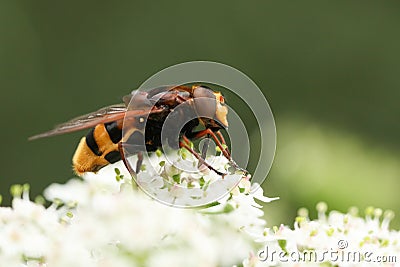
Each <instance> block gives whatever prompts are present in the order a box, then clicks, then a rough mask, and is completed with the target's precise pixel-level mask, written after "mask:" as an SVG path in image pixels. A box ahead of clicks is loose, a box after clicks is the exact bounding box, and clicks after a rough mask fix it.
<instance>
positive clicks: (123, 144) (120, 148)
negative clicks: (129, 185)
mask: <svg viewBox="0 0 400 267" xmlns="http://www.w3.org/2000/svg"><path fill="white" fill-rule="evenodd" d="M129 146H130V145H129V144H127V143H124V142H119V143H118V150H119V153H121V159H122V161H123V162H124V165H125V168H126V169H127V170H128V171H129V173H130V174H131V176H132V177H136V175H137V173H136V172H135V171H134V170H133V169H132V167H131V165H130V164H129V162H128V160H127V158H126V157H125V153H124V149H125V147H129Z"/></svg>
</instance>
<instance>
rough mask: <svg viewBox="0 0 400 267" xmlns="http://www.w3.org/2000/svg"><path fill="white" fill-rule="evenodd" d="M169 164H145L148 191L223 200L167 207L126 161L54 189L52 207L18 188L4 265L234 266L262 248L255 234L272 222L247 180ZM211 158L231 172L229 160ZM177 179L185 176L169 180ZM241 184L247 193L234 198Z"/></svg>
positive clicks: (6, 217) (5, 220)
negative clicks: (129, 170)
mask: <svg viewBox="0 0 400 267" xmlns="http://www.w3.org/2000/svg"><path fill="white" fill-rule="evenodd" d="M189 159H190V158H189ZM164 160H165V158H164V156H161V157H160V158H158V159H157V158H154V157H153V158H149V159H147V160H145V161H144V164H145V165H147V167H148V168H146V171H142V172H141V173H139V175H138V176H137V181H138V183H140V185H141V186H142V187H144V188H145V189H147V193H149V192H150V193H157V196H158V197H160V196H162V195H163V194H164V195H163V196H162V197H161V199H162V200H165V199H168V198H170V199H169V200H170V201H172V199H175V201H177V203H180V204H182V205H183V204H187V205H191V204H193V203H194V204H196V202H195V201H193V200H190V199H189V198H188V195H196V194H197V195H198V196H199V197H201V198H203V201H204V200H206V201H210V202H212V201H214V200H216V199H218V201H219V202H213V204H212V205H215V206H214V207H212V208H211V207H210V208H201V209H199V208H198V209H180V208H174V207H169V206H166V205H163V204H161V203H160V202H158V201H156V200H154V199H152V198H150V197H149V196H148V195H146V194H145V193H143V192H142V191H140V190H137V189H134V188H133V187H134V184H135V182H133V181H132V179H131V177H130V174H129V173H127V172H126V171H124V169H125V168H124V167H123V165H122V164H121V163H117V164H114V165H112V166H109V167H107V168H104V169H102V170H101V171H100V172H99V173H98V174H87V175H85V176H84V177H83V180H81V179H72V180H70V181H69V182H67V183H66V184H63V185H61V184H53V185H51V186H49V187H48V188H47V189H46V190H45V192H44V195H45V197H46V198H47V199H48V200H50V201H53V204H52V205H50V207H48V208H45V207H44V206H42V205H40V204H36V203H34V202H31V201H30V200H29V197H28V188H26V187H16V192H17V193H16V194H15V197H14V200H13V206H12V207H11V208H6V207H1V208H0V236H1V238H0V262H1V265H2V266H3V265H4V266H18V265H19V266H41V267H44V266H68V267H70V266H74V267H75V266H85V267H90V266H207V267H208V266H232V265H234V264H237V263H240V262H241V261H242V260H243V259H244V258H246V257H247V255H249V253H251V252H252V251H253V250H255V249H257V248H258V247H257V243H256V242H255V241H254V240H253V238H252V236H251V235H250V234H248V231H250V229H258V230H262V229H263V227H264V225H265V222H264V221H263V220H262V219H261V218H260V217H261V216H262V215H263V213H262V211H261V210H260V209H259V208H257V207H256V205H254V204H255V201H254V199H253V196H252V193H251V190H250V189H249V183H248V181H242V182H241V179H242V176H241V175H238V174H232V175H227V176H226V177H224V179H222V178H221V176H219V175H216V174H215V173H214V172H212V171H209V170H208V169H207V170H204V169H203V170H202V172H201V174H200V175H199V174H194V173H191V172H186V171H185V170H179V171H177V170H176V169H174V168H175V167H172V166H171V165H170V164H169V163H168V161H165V162H164V163H163V164H161V165H163V166H161V165H160V164H159V163H160V162H161V161H164ZM176 160H177V161H179V159H176ZM191 160H192V161H193V163H194V164H193V165H194V166H197V161H195V159H193V158H192V159H191ZM211 160H213V164H216V165H215V166H216V168H218V169H219V170H221V171H226V167H227V166H226V163H227V161H226V159H221V157H217V158H214V159H211ZM186 161H188V158H186ZM150 165H151V166H153V167H151V166H150ZM213 166H214V165H213ZM115 168H118V170H119V171H116V170H115ZM176 174H179V175H180V177H171V176H170V175H176ZM178 178H179V179H178ZM207 181H209V182H208V184H207ZM239 182H240V183H239ZM167 183H169V184H170V185H169V186H165V185H166V184H167ZM189 183H191V186H190V187H188V186H187V185H188V184H189ZM236 186H238V187H239V188H241V189H240V190H239V191H238V192H236V193H235V195H232V194H229V191H230V190H232V188H235V187H236ZM188 189H190V190H189V191H188ZM221 192H223V193H224V197H223V198H221V195H218V194H220V193H221ZM258 194H259V193H258ZM261 194H262V193H261ZM21 195H23V197H22V198H21ZM179 201H180V202H179ZM185 201H187V202H185ZM170 203H172V202H170ZM213 208H214V211H213V210H212V209H213ZM215 210H218V212H215Z"/></svg>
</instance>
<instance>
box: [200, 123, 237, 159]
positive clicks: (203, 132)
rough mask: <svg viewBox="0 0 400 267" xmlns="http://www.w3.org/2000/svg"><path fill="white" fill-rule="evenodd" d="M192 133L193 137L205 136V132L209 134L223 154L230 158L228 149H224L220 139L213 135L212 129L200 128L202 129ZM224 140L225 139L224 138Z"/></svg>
mask: <svg viewBox="0 0 400 267" xmlns="http://www.w3.org/2000/svg"><path fill="white" fill-rule="evenodd" d="M192 134H193V137H194V138H200V137H203V136H205V135H207V134H208V135H210V136H211V137H212V138H213V139H214V141H215V143H216V144H217V146H218V147H219V148H220V149H221V151H222V154H223V155H224V156H225V157H226V158H227V159H229V160H232V158H231V156H230V154H229V153H228V151H226V149H225V148H224V146H223V145H222V144H221V142H220V140H219V139H218V137H217V136H216V135H215V133H214V132H213V131H211V129H205V130H202V131H199V132H193V133H192ZM224 141H225V140H224Z"/></svg>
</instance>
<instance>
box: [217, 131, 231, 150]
mask: <svg viewBox="0 0 400 267" xmlns="http://www.w3.org/2000/svg"><path fill="white" fill-rule="evenodd" d="M217 135H218V137H219V139H220V140H221V143H222V144H223V145H224V146H226V142H225V138H224V136H223V135H222V133H221V131H218V132H217ZM225 150H226V152H228V154H229V156H230V155H231V152H230V151H229V148H228V146H226V148H225Z"/></svg>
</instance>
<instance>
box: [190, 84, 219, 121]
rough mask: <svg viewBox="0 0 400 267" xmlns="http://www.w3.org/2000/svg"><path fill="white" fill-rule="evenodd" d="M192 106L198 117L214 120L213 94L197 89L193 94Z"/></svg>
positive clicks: (215, 106) (214, 101)
mask: <svg viewBox="0 0 400 267" xmlns="http://www.w3.org/2000/svg"><path fill="white" fill-rule="evenodd" d="M193 98H194V105H195V108H196V111H197V115H198V116H199V117H205V118H211V119H212V118H214V115H215V112H216V110H217V101H216V98H215V95H214V92H213V91H212V90H210V89H207V88H204V87H197V88H196V89H195V90H194V92H193Z"/></svg>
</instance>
